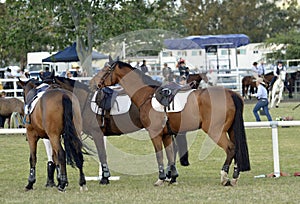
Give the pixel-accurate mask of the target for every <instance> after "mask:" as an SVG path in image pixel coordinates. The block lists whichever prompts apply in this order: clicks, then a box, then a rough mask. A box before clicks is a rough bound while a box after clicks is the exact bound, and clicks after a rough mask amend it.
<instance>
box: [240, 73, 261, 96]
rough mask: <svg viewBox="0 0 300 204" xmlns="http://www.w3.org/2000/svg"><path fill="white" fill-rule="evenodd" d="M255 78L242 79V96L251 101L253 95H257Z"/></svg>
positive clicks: (245, 77) (246, 77)
mask: <svg viewBox="0 0 300 204" xmlns="http://www.w3.org/2000/svg"><path fill="white" fill-rule="evenodd" d="M255 80H256V79H255V77H254V76H244V77H243V79H242V96H243V97H244V98H249V99H250V100H251V98H252V95H253V94H254V93H256V89H257V88H256V82H255Z"/></svg>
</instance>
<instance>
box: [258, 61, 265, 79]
mask: <svg viewBox="0 0 300 204" xmlns="http://www.w3.org/2000/svg"><path fill="white" fill-rule="evenodd" d="M265 73H266V68H265V65H264V61H261V62H260V65H259V66H258V76H259V77H263V76H264V75H265Z"/></svg>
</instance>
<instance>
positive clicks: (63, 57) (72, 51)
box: [42, 43, 108, 62]
mask: <svg viewBox="0 0 300 204" xmlns="http://www.w3.org/2000/svg"><path fill="white" fill-rule="evenodd" d="M107 58H108V56H106V55H104V54H101V53H99V52H96V51H93V52H92V60H99V59H107ZM78 61H79V58H78V55H77V51H76V43H73V45H72V46H70V47H67V48H65V49H64V50H62V51H60V52H58V53H56V54H54V55H51V56H50V57H47V58H45V59H43V60H42V62H78Z"/></svg>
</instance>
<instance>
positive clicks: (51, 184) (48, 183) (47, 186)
mask: <svg viewBox="0 0 300 204" xmlns="http://www.w3.org/2000/svg"><path fill="white" fill-rule="evenodd" d="M54 186H56V185H55V183H54V182H47V183H46V185H45V187H46V188H52V187H54Z"/></svg>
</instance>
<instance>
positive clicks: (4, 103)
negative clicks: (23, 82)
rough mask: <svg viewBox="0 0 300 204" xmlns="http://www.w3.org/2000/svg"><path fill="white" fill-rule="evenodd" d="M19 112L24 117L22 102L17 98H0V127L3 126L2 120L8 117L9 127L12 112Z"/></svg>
mask: <svg viewBox="0 0 300 204" xmlns="http://www.w3.org/2000/svg"><path fill="white" fill-rule="evenodd" d="M14 112H16V113H19V114H20V115H21V117H24V103H23V101H21V100H19V99H17V98H0V120H1V121H0V127H2V128H3V127H4V122H5V120H6V119H7V118H8V128H10V125H11V124H10V123H11V119H10V118H11V115H12V113H14Z"/></svg>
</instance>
